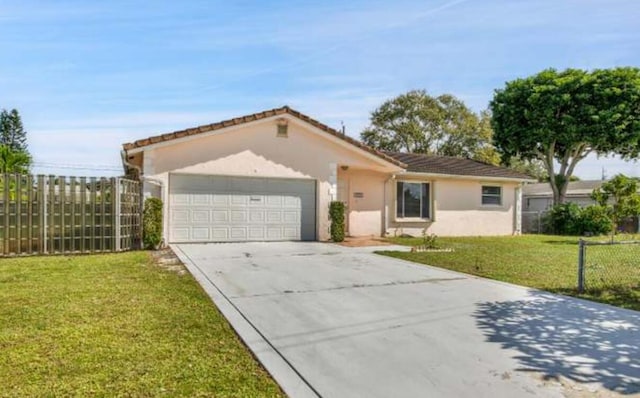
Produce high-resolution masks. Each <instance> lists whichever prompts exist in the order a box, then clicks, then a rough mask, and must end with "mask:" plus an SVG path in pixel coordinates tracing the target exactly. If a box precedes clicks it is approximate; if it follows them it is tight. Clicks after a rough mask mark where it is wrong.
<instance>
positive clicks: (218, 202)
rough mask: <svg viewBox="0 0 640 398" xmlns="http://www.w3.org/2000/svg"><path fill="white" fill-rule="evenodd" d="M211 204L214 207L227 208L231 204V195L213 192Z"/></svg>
mask: <svg viewBox="0 0 640 398" xmlns="http://www.w3.org/2000/svg"><path fill="white" fill-rule="evenodd" d="M211 204H212V205H213V207H222V208H226V207H227V206H229V195H220V194H213V195H211Z"/></svg>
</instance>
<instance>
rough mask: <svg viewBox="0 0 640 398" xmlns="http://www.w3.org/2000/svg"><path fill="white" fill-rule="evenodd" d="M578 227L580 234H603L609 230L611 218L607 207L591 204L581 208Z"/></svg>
mask: <svg viewBox="0 0 640 398" xmlns="http://www.w3.org/2000/svg"><path fill="white" fill-rule="evenodd" d="M580 229H581V233H582V234H586V233H589V234H592V235H604V234H607V233H609V232H611V230H612V229H613V220H612V219H611V217H610V215H609V209H608V208H607V207H605V206H600V205H591V206H588V207H585V208H584V209H582V214H581V215H580Z"/></svg>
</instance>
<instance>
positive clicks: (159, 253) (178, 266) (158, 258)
mask: <svg viewBox="0 0 640 398" xmlns="http://www.w3.org/2000/svg"><path fill="white" fill-rule="evenodd" d="M151 256H152V257H153V262H154V263H155V264H156V265H157V266H158V267H160V268H163V269H166V270H167V271H172V272H175V273H177V274H179V275H184V274H186V273H187V270H186V268H185V267H184V264H182V261H180V259H179V258H178V256H176V254H175V253H174V252H173V250H171V248H170V247H166V248H164V249H160V250H155V251H152V252H151Z"/></svg>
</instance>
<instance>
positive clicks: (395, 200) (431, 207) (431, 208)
mask: <svg viewBox="0 0 640 398" xmlns="http://www.w3.org/2000/svg"><path fill="white" fill-rule="evenodd" d="M394 181H395V184H394V187H393V193H394V195H393V204H394V206H393V220H394V221H395V222H398V223H403V222H404V223H426V222H433V212H434V207H435V206H434V205H433V182H432V181H430V180H403V179H398V180H394ZM399 182H401V183H403V184H404V183H408V184H420V185H422V184H429V217H426V218H422V217H398V183H399ZM403 207H404V206H403ZM420 213H422V187H420Z"/></svg>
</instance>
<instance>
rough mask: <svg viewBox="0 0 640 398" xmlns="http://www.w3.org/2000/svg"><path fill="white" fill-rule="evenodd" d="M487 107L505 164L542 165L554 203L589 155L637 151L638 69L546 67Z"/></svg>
mask: <svg viewBox="0 0 640 398" xmlns="http://www.w3.org/2000/svg"><path fill="white" fill-rule="evenodd" d="M490 108H491V111H492V115H493V118H492V126H493V130H494V135H493V140H494V145H496V147H497V149H498V150H499V151H500V152H501V154H502V158H503V160H504V159H510V158H511V157H512V156H517V157H519V158H520V159H522V160H539V161H541V162H542V163H543V165H544V167H545V169H546V170H547V173H548V174H549V176H553V177H552V178H549V183H550V185H551V188H552V190H553V197H554V203H555V204H559V203H563V202H564V198H565V194H566V190H567V184H568V182H569V180H570V178H571V176H572V175H573V172H574V169H575V167H576V165H577V164H578V163H579V162H580V161H581V160H582V159H584V158H585V157H587V155H589V154H591V153H595V154H598V155H605V156H606V155H610V154H618V155H620V156H621V157H622V158H624V159H635V158H637V157H638V155H639V153H640V69H638V68H630V67H626V68H614V69H601V70H594V71H590V72H589V71H584V70H578V69H567V70H565V71H562V72H558V71H556V70H554V69H547V70H544V71H542V72H540V73H538V74H537V75H534V76H531V77H528V78H525V79H517V80H514V81H511V82H508V83H507V84H506V86H505V87H504V88H502V89H499V90H496V92H495V95H494V98H493V100H492V101H491V105H490ZM556 164H557V165H558V169H556Z"/></svg>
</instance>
